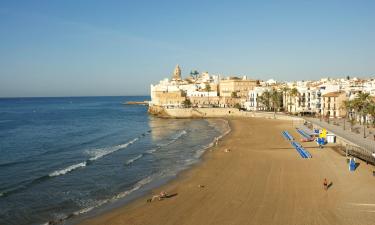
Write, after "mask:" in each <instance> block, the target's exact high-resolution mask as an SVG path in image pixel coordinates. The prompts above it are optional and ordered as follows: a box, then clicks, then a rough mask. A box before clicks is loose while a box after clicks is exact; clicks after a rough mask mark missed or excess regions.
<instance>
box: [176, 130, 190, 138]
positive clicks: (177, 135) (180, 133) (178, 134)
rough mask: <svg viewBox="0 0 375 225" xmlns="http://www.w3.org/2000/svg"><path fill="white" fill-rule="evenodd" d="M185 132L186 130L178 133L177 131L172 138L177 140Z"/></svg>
mask: <svg viewBox="0 0 375 225" xmlns="http://www.w3.org/2000/svg"><path fill="white" fill-rule="evenodd" d="M185 134H187V132H186V130H182V131H180V132H179V133H177V134H176V136H174V137H173V140H177V139H179V138H180V137H182V136H183V135H185Z"/></svg>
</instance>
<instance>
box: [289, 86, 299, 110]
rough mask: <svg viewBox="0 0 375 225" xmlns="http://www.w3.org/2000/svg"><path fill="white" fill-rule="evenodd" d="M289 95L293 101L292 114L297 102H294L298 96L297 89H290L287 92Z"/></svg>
mask: <svg viewBox="0 0 375 225" xmlns="http://www.w3.org/2000/svg"><path fill="white" fill-rule="evenodd" d="M289 95H290V96H291V97H292V99H294V100H293V101H294V112H296V111H297V102H296V97H297V96H298V95H299V92H298V90H297V88H292V89H291V90H290V91H289Z"/></svg>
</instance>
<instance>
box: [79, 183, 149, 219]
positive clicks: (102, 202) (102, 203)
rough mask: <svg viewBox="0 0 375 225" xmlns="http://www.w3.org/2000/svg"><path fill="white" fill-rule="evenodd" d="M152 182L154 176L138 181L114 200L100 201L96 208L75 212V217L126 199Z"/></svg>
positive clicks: (114, 197)
mask: <svg viewBox="0 0 375 225" xmlns="http://www.w3.org/2000/svg"><path fill="white" fill-rule="evenodd" d="M152 180H153V178H152V176H148V177H146V178H144V179H142V180H140V181H138V182H137V183H136V184H135V185H134V186H133V187H132V188H131V189H129V190H126V191H124V192H121V193H119V194H117V195H115V196H113V197H112V198H109V199H104V200H100V201H98V202H96V204H95V205H94V206H90V207H87V208H83V209H81V210H79V211H76V212H74V213H73V215H75V216H77V215H81V214H84V213H87V212H89V211H91V210H93V209H95V208H98V207H100V206H102V205H104V204H106V203H110V202H114V201H116V200H118V199H121V198H124V197H126V196H128V195H129V194H131V193H133V192H134V191H136V190H138V189H140V188H141V187H143V186H144V185H146V184H148V183H150V182H151V181H152Z"/></svg>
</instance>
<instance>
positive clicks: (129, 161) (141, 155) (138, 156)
mask: <svg viewBox="0 0 375 225" xmlns="http://www.w3.org/2000/svg"><path fill="white" fill-rule="evenodd" d="M142 157H143V154H139V155H137V156H136V157H134V158H132V159H129V160H128V161H127V162H126V165H130V164H132V163H133V162H135V161H137V160H138V159H140V158H142Z"/></svg>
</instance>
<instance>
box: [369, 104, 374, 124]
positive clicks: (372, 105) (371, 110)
mask: <svg viewBox="0 0 375 225" xmlns="http://www.w3.org/2000/svg"><path fill="white" fill-rule="evenodd" d="M368 114H370V115H371V119H372V127H375V101H372V102H371V104H370V106H369V110H368Z"/></svg>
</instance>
